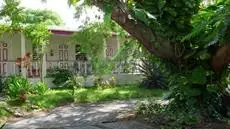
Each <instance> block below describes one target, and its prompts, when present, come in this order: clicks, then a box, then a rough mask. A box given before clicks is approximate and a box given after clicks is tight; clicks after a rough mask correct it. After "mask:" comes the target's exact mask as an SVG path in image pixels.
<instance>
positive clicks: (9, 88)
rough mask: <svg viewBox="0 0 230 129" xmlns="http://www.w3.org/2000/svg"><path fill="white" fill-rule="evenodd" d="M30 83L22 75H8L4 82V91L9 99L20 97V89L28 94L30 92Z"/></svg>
mask: <svg viewBox="0 0 230 129" xmlns="http://www.w3.org/2000/svg"><path fill="white" fill-rule="evenodd" d="M30 89H31V85H30V83H29V82H28V80H27V79H25V78H23V77H22V76H17V75H13V76H9V77H8V78H7V79H6V80H5V82H4V89H3V90H4V93H5V94H6V95H7V96H9V97H10V98H11V99H15V98H18V97H20V93H21V91H23V93H25V94H28V93H29V92H30Z"/></svg>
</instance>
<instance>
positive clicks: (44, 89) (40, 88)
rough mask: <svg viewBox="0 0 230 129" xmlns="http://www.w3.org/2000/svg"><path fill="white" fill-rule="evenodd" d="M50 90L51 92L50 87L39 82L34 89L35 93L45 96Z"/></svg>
mask: <svg viewBox="0 0 230 129" xmlns="http://www.w3.org/2000/svg"><path fill="white" fill-rule="evenodd" d="M48 90H49V88H48V85H47V84H46V83H43V82H38V83H37V84H36V85H35V86H34V87H33V93H35V94H39V95H44V94H45V93H46V92H47V91H48Z"/></svg>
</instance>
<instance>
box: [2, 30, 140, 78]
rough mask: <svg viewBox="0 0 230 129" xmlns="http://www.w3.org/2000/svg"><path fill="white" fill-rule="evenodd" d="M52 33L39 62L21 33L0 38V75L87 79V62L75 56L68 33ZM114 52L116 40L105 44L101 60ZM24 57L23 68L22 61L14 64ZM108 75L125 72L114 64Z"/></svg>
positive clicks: (133, 70) (135, 67) (134, 69)
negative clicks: (61, 73)
mask: <svg viewBox="0 0 230 129" xmlns="http://www.w3.org/2000/svg"><path fill="white" fill-rule="evenodd" d="M52 33H53V34H52V36H51V38H50V43H49V45H48V46H47V48H46V50H45V54H44V56H43V57H42V60H41V59H38V58H37V53H36V51H35V49H36V47H35V46H34V45H33V44H32V43H31V41H30V40H28V39H26V38H25V36H24V34H23V33H16V34H14V35H12V36H9V34H7V33H5V34H3V35H2V36H1V40H0V75H1V76H10V75H15V74H16V75H19V74H20V75H23V76H25V77H26V76H27V77H29V78H37V77H39V76H41V75H40V73H43V74H44V75H43V76H44V77H45V76H46V74H47V72H49V71H50V70H52V69H54V68H61V69H68V70H71V71H73V72H74V73H76V74H80V75H90V74H91V73H92V66H91V62H90V60H89V59H87V57H86V56H85V55H79V46H78V45H76V44H77V43H73V42H72V41H71V40H70V36H71V34H72V33H70V32H69V33H63V31H62V33H60V31H57V32H56V31H52ZM118 48H119V42H118V40H117V37H113V38H112V39H111V40H108V46H107V50H108V51H106V53H105V55H104V57H110V56H112V55H113V54H114V53H116V51H117V50H118ZM28 53H30V54H31V56H30V59H29V61H28V62H29V63H28V64H27V66H26V67H25V64H24V63H25V62H26V61H25V60H24V61H18V59H19V58H20V59H21V60H23V59H24V57H25V55H27V54H28ZM42 63H43V64H42ZM41 66H42V67H41ZM138 69H139V68H138V65H136V64H134V65H133V66H132V68H131V69H130V70H129V71H128V73H139V72H140V71H139V70H138ZM41 70H43V71H42V72H41ZM112 72H113V73H115V74H118V73H124V72H127V71H124V66H123V64H122V63H121V62H117V64H116V67H115V68H114V71H112Z"/></svg>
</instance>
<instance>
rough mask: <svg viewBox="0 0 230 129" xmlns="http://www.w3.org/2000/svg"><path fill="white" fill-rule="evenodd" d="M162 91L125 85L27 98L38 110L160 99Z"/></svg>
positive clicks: (66, 91) (49, 92) (64, 90)
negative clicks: (72, 105)
mask: <svg viewBox="0 0 230 129" xmlns="http://www.w3.org/2000/svg"><path fill="white" fill-rule="evenodd" d="M163 94H164V91H163V90H161V89H144V88H139V87H138V86H136V85H126V86H119V87H114V88H107V89H100V88H96V87H91V88H80V89H76V90H75V95H74V97H73V96H72V90H69V89H55V90H49V91H48V92H47V93H46V94H44V95H32V96H29V98H28V99H29V102H31V103H32V104H34V105H37V106H39V107H40V108H53V107H56V106H60V105H65V104H67V103H72V102H74V100H75V102H76V103H95V102H100V101H111V100H127V99H136V98H147V97H161V96H163Z"/></svg>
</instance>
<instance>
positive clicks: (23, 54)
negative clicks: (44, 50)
mask: <svg viewBox="0 0 230 129" xmlns="http://www.w3.org/2000/svg"><path fill="white" fill-rule="evenodd" d="M25 55H26V40H25V35H24V34H23V32H21V58H22V59H23V58H24V57H25ZM26 74H27V71H26V68H25V67H24V62H23V61H21V75H22V76H23V77H25V78H26V77H27V75H26Z"/></svg>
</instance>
